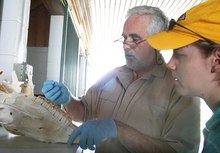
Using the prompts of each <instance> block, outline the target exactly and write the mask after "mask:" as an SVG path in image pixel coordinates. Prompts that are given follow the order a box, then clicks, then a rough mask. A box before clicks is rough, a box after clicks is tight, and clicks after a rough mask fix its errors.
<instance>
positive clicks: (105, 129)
mask: <svg viewBox="0 0 220 153" xmlns="http://www.w3.org/2000/svg"><path fill="white" fill-rule="evenodd" d="M79 135H80V140H79V145H80V147H81V148H82V149H87V148H89V149H90V150H94V149H95V147H94V145H95V146H96V147H98V146H99V145H100V144H101V142H102V141H104V140H105V139H107V138H116V137H117V127H116V124H115V121H114V120H113V119H106V120H89V121H86V122H85V123H83V124H82V125H81V126H79V127H78V128H76V129H75V130H74V131H73V132H72V134H71V135H70V137H69V140H68V141H67V143H68V144H72V143H73V142H74V140H75V139H76V138H77V137H78V136H79Z"/></svg>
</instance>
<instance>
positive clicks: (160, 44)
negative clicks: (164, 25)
mask: <svg viewBox="0 0 220 153" xmlns="http://www.w3.org/2000/svg"><path fill="white" fill-rule="evenodd" d="M197 40H199V38H196V37H192V35H186V34H183V33H181V32H178V31H174V30H173V31H164V32H161V33H158V34H155V35H153V36H150V37H148V38H147V41H148V42H149V44H150V45H151V46H152V47H153V48H155V49H158V50H169V49H176V48H180V47H183V46H186V45H189V44H191V43H193V42H195V41H197Z"/></svg>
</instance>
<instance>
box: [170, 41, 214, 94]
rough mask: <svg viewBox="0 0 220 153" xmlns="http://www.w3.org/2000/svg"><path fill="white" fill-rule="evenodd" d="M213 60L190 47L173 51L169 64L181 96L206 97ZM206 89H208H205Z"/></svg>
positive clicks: (192, 46)
mask: <svg viewBox="0 0 220 153" xmlns="http://www.w3.org/2000/svg"><path fill="white" fill-rule="evenodd" d="M210 65H211V59H210V57H208V58H205V57H204V56H203V55H202V54H201V51H200V50H199V48H197V47H196V46H194V45H188V46H185V47H182V48H179V49H176V50H174V51H173V56H172V58H171V59H170V61H169V62H168V63H167V67H168V68H169V69H170V70H171V71H172V75H173V77H174V78H175V85H176V88H177V90H178V91H179V93H180V94H182V95H185V96H199V97H204V96H205V93H207V92H208V90H210V89H209V85H208V84H209V83H210V80H212V78H211V75H209V74H210V73H211V66H210ZM204 87H206V88H204Z"/></svg>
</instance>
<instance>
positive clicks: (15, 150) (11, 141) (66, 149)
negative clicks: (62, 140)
mask: <svg viewBox="0 0 220 153" xmlns="http://www.w3.org/2000/svg"><path fill="white" fill-rule="evenodd" d="M77 148H78V145H67V144H54V143H43V142H40V141H37V140H34V139H32V138H28V137H25V136H15V135H10V134H9V135H6V136H0V153H75V152H76V151H77ZM77 152H78V151H77Z"/></svg>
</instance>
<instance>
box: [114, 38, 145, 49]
mask: <svg viewBox="0 0 220 153" xmlns="http://www.w3.org/2000/svg"><path fill="white" fill-rule="evenodd" d="M144 41H146V39H141V40H137V41H126V40H125V39H124V38H123V37H121V38H119V39H117V40H115V41H114V42H121V43H123V45H125V44H126V45H129V46H130V48H136V47H137V46H138V45H139V44H140V43H142V42H144Z"/></svg>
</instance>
